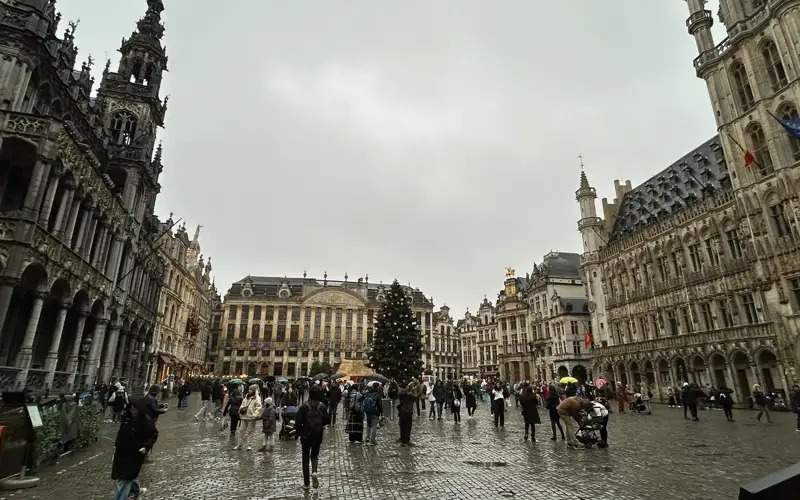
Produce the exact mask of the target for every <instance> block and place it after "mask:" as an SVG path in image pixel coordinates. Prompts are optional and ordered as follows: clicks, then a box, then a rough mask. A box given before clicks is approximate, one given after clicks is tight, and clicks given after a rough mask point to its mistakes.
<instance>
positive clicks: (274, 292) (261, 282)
mask: <svg viewBox="0 0 800 500" xmlns="http://www.w3.org/2000/svg"><path fill="white" fill-rule="evenodd" d="M248 280H249V281H250V283H251V284H252V287H253V295H254V296H258V295H267V296H271V297H277V296H278V290H279V289H280V287H281V284H283V283H284V282H286V283H287V284H288V286H289V290H291V292H292V297H293V298H294V297H301V296H302V294H303V285H306V286H311V287H322V286H324V284H325V282H324V281H323V280H318V279H315V278H282V277H277V276H245V277H244V278H242V279H240V280H239V281H237V282H235V283H233V284H232V285H231V288H230V289H229V290H228V293H229V294H231V295H234V294H236V295H238V294H239V293H241V291H242V285H243V284H244V283H245V282H246V281H248ZM346 283H347V285H348V286H364V285H365V283H361V284H359V283H358V282H357V281H347V282H346ZM344 284H345V282H344V281H334V280H328V281H327V287H328V288H337V287H341V286H342V285H344ZM366 286H367V299H368V300H376V297H377V296H378V291H379V290H380V289H381V287H383V289H384V291H385V292H388V291H389V287H391V283H389V284H380V283H367V284H366ZM401 286H402V287H403V289H404V290H406V291H408V290H411V291H412V292H413V297H414V299H413V300H414V305H421V306H425V307H433V303H432V302H431V301H430V300H429V299H428V298H427V297H425V294H423V293H422V292H421V291H419V290H415V289H412V288H410V287H408V286H405V285H401Z"/></svg>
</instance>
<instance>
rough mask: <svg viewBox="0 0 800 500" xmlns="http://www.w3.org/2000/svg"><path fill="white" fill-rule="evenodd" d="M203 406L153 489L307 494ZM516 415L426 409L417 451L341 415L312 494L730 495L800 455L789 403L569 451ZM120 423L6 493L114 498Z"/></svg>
mask: <svg viewBox="0 0 800 500" xmlns="http://www.w3.org/2000/svg"><path fill="white" fill-rule="evenodd" d="M193 403H194V404H193V405H191V408H196V407H197V405H198V403H199V402H198V401H197V400H194V401H193ZM191 408H190V409H189V410H180V411H179V410H177V409H174V408H172V409H170V411H169V412H168V413H167V414H166V415H165V416H163V417H162V418H161V419H160V420H159V424H158V425H159V430H160V437H159V441H158V444H157V447H156V453H155V460H156V461H155V463H153V464H148V465H145V467H144V469H143V473H142V476H141V480H142V485H143V486H145V487H146V488H147V489H148V492H147V494H146V496H145V498H153V499H173V500H178V499H193V500H194V499H212V498H236V499H244V498H254V499H255V498H270V499H294V498H303V497H304V495H303V491H302V486H301V485H302V479H301V472H300V447H299V445H298V444H297V443H295V442H294V441H290V442H281V441H279V442H277V445H276V449H275V451H273V452H271V453H258V452H256V451H250V452H248V451H244V450H239V451H234V450H232V449H231V448H232V445H231V444H230V442H229V439H228V432H227V431H225V432H219V431H218V428H217V425H216V424H215V423H207V424H206V423H202V422H201V423H195V422H194V421H193V418H192V414H193V413H194V410H192V409H191ZM340 413H341V412H340ZM506 415H507V418H506V428H505V430H503V431H496V430H495V429H494V427H493V423H492V420H491V418H490V416H489V414H488V406H487V404H486V403H485V402H484V403H481V404H479V407H478V410H477V412H476V414H475V417H474V418H473V419H467V418H466V416H464V417H463V421H462V423H461V424H460V425H456V424H454V423H453V422H452V420H442V421H430V420H428V419H427V418H425V416H424V415H423V417H422V418H420V419H415V421H414V428H413V431H412V440H413V441H414V442H415V443H416V444H417V446H415V447H413V448H401V447H399V446H398V445H397V444H396V443H395V439H396V438H397V437H398V428H397V424H396V423H395V422H391V421H390V422H388V424H387V426H386V427H384V428H383V429H382V430H381V432H380V436H379V444H378V446H377V447H366V446H363V445H353V444H350V443H349V441H348V440H347V436H346V434H345V433H344V430H343V426H344V423H343V422H340V423H338V424H337V426H336V427H335V429H334V430H329V431H327V433H326V437H325V441H324V444H323V448H322V453H321V456H320V464H321V466H320V472H321V474H320V478H321V486H320V489H319V490H316V491H315V492H313V493H312V494H311V495H310V496H311V497H313V498H320V499H323V498H342V499H346V498H353V499H373V498H374V499H421V498H437V499H482V500H485V499H490V498H537V499H550V498H553V499H555V498H580V499H584V498H585V499H589V498H592V499H597V498H603V499H612V498H614V499H634V498H648V497H650V498H659V499H691V498H703V499H717V498H719V499H723V498H728V499H729V498H736V495H737V491H738V485H740V484H742V483H744V482H747V481H749V480H751V479H754V478H757V477H760V476H762V475H764V474H766V473H769V472H771V471H774V470H777V469H780V468H782V467H785V466H787V465H789V464H791V463H795V462H797V461H798V460H800V432H795V431H794V417H795V416H794V415H793V414H787V413H783V414H773V416H774V418H773V420H774V423H772V424H766V423H757V422H756V421H755V413H754V412H751V411H744V410H742V411H738V412H736V413H735V415H734V416H735V418H736V422H735V423H728V422H726V421H725V419H724V417H723V415H722V412H719V411H714V410H709V411H705V412H701V414H700V419H701V420H700V422H691V421H685V420H684V419H683V412H682V410H681V409H672V408H667V407H665V406H656V407H655V409H654V414H653V415H651V416H639V415H630V414H627V413H626V414H624V415H620V414H618V413H613V414H612V416H611V420H610V423H609V433H610V444H611V446H610V447H609V448H608V449H605V450H600V449H597V448H592V449H591V450H568V449H567V448H566V446H565V443H564V442H563V441H561V440H559V441H557V442H553V441H551V440H550V428H549V422H547V416H546V413H545V412H540V415H541V417H542V420H543V422H547V423H545V424H543V425H540V426H537V442H536V443H530V442H527V443H526V442H524V441H523V439H522V438H523V428H522V422H521V418H520V416H519V414H518V412H517V411H516V409H515V408H513V407H512V408H510V409H509V410H508V412H507V414H506ZM259 430H260V424H259ZM114 433H115V426H113V425H112V424H104V430H103V433H102V437H101V439H100V442H99V443H98V444H97V445H95V446H94V447H92V448H89V449H88V450H84V451H82V452H79V453H77V454H75V455H72V456H68V457H66V458H65V459H64V460H63V461H62V462H61V463H60V464H58V465H56V466H52V467H48V468H45V469H44V470H43V471H41V477H42V481H41V483H42V484H41V485H40V486H39V487H37V488H35V489H32V490H28V491H20V492H16V493H0V500H21V499H32V500H33V499H47V500H51V499H59V500H72V499H76V500H77V499H80V500H89V499H108V498H112V496H113V495H112V481H111V479H110V468H111V460H112V456H113V447H112V444H113V438H114ZM259 438H260V435H259ZM254 444H255V443H254Z"/></svg>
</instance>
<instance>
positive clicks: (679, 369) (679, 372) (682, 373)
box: [671, 355, 689, 383]
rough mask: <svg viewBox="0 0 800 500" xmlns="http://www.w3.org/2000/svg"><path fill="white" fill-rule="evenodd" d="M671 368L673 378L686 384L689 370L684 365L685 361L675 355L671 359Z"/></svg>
mask: <svg viewBox="0 0 800 500" xmlns="http://www.w3.org/2000/svg"><path fill="white" fill-rule="evenodd" d="M671 362H672V367H673V369H674V370H675V377H676V379H677V380H676V381H677V382H679V383H680V382H688V381H689V370H688V367H687V365H686V360H684V359H683V358H682V357H681V356H680V355H676V356H673V357H672V361H671Z"/></svg>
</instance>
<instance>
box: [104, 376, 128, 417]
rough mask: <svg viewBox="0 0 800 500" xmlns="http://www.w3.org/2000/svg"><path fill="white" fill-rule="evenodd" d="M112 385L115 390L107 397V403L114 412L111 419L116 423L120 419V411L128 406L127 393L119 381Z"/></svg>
mask: <svg viewBox="0 0 800 500" xmlns="http://www.w3.org/2000/svg"><path fill="white" fill-rule="evenodd" d="M114 387H115V391H114V392H113V393H112V394H111V397H109V398H108V404H109V405H111V410H112V411H113V412H114V414H113V416H112V418H111V421H112V422H114V423H117V422H119V421H120V420H121V419H122V412H123V411H124V410H125V409H126V408H127V407H128V393H127V392H126V391H125V386H124V385H122V383H121V382H117V383H116V384H115V386H114Z"/></svg>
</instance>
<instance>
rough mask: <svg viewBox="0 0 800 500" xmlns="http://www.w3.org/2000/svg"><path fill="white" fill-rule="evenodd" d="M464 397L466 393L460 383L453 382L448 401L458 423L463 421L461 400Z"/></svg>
mask: <svg viewBox="0 0 800 500" xmlns="http://www.w3.org/2000/svg"><path fill="white" fill-rule="evenodd" d="M463 398H464V394H463V393H462V392H461V389H459V387H458V384H456V383H455V382H452V383H451V385H450V390H449V391H448V394H447V402H448V405H449V406H450V411H451V412H453V422H455V423H457V424H460V423H461V400H462V399H463Z"/></svg>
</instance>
